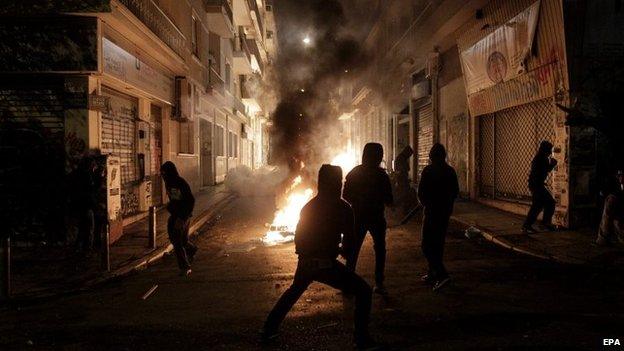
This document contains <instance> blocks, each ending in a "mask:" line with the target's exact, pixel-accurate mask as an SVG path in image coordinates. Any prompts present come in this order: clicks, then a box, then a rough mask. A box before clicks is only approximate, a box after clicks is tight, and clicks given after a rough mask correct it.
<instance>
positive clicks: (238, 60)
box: [233, 31, 253, 74]
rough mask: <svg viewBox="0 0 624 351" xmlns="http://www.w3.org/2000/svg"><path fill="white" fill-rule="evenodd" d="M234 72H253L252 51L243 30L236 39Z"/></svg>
mask: <svg viewBox="0 0 624 351" xmlns="http://www.w3.org/2000/svg"><path fill="white" fill-rule="evenodd" d="M233 58H234V73H236V74H252V73H253V69H252V66H251V52H250V50H249V46H248V45H247V38H246V37H245V33H243V32H242V31H241V32H240V33H239V35H237V36H236V39H235V40H234V55H233Z"/></svg>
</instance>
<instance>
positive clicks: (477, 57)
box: [461, 0, 540, 95]
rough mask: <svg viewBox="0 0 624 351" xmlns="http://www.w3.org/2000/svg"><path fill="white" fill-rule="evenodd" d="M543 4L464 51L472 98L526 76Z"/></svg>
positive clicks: (468, 86)
mask: <svg viewBox="0 0 624 351" xmlns="http://www.w3.org/2000/svg"><path fill="white" fill-rule="evenodd" d="M539 7H540V1H539V0H538V1H536V2H535V3H534V4H533V5H531V6H530V7H529V8H527V9H526V10H524V11H522V12H521V13H520V14H518V15H517V16H516V17H514V18H512V19H511V20H509V21H507V22H506V23H505V24H503V25H502V26H500V27H499V28H498V29H496V30H495V31H494V32H492V33H490V34H489V35H488V36H486V37H485V38H483V39H481V40H479V41H478V42H477V43H476V44H474V45H473V46H472V47H470V48H468V49H466V50H464V51H462V53H461V61H462V67H463V70H464V76H465V80H466V92H467V93H468V95H470V94H473V93H476V92H478V91H481V90H483V89H487V88H489V87H491V86H493V85H496V84H498V83H502V82H506V81H509V80H511V79H514V78H516V77H517V76H518V75H520V74H522V73H524V72H525V71H526V68H525V67H524V60H525V58H526V57H527V55H528V54H529V53H530V51H531V46H532V45H533V37H534V36H535V29H536V27H537V19H538V14H539Z"/></svg>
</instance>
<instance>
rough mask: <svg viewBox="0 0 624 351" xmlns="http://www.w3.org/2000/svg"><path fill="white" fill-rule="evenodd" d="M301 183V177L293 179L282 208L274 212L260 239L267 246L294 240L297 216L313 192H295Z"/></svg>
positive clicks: (308, 190) (308, 189)
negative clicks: (269, 224)
mask: <svg viewBox="0 0 624 351" xmlns="http://www.w3.org/2000/svg"><path fill="white" fill-rule="evenodd" d="M302 182H303V179H302V178H301V176H298V177H297V178H295V179H294V180H293V182H292V184H291V185H290V187H289V188H288V190H287V193H288V196H287V198H286V203H285V204H284V206H282V208H280V209H279V210H277V211H276V212H275V216H274V218H273V223H271V226H270V227H269V230H268V231H267V232H266V234H265V235H264V237H263V238H262V242H263V243H264V244H265V245H267V246H272V245H278V244H283V243H287V242H291V241H293V240H295V230H296V229H297V223H299V214H300V212H301V209H302V208H303V206H305V204H306V203H307V202H308V201H310V199H311V198H312V195H313V194H314V192H313V191H312V189H310V188H306V189H304V190H297V188H298V187H299V185H301V183H302Z"/></svg>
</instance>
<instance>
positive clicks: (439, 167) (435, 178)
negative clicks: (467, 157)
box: [418, 144, 459, 215]
mask: <svg viewBox="0 0 624 351" xmlns="http://www.w3.org/2000/svg"><path fill="white" fill-rule="evenodd" d="M429 160H430V161H431V163H430V164H429V165H428V166H427V167H425V168H424V169H423V171H422V174H421V176H420V183H419V184H418V199H419V200H420V203H421V204H422V205H423V206H424V207H425V212H430V211H435V212H436V213H445V214H448V215H450V214H451V213H452V212H453V203H454V202H455V199H456V198H457V195H458V194H459V184H458V182H457V174H456V173H455V170H454V169H453V167H451V166H449V165H448V164H447V163H446V150H445V149H444V146H442V144H435V145H433V147H432V148H431V151H430V152H429Z"/></svg>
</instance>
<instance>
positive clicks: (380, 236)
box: [344, 143, 393, 294]
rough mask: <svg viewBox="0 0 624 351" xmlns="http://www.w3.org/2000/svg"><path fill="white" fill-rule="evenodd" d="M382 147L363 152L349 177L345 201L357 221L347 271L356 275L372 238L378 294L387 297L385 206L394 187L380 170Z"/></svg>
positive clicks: (373, 145)
mask: <svg viewBox="0 0 624 351" xmlns="http://www.w3.org/2000/svg"><path fill="white" fill-rule="evenodd" d="M382 159H383V147H382V146H381V144H378V143H368V144H366V145H365V146H364V151H363V152H362V164H361V165H359V166H357V167H355V168H354V169H353V170H352V171H351V172H349V174H348V175H347V177H346V181H345V188H344V198H345V200H347V202H349V203H350V204H351V207H353V213H354V218H355V244H354V246H353V251H352V252H350V253H349V254H348V255H347V267H348V268H349V269H351V270H352V271H355V268H356V266H357V260H358V256H359V254H360V249H361V248H362V243H363V242H364V238H365V237H366V233H367V232H370V233H371V236H372V237H373V244H374V250H375V292H377V293H380V294H385V293H386V289H385V287H384V270H385V265H386V218H385V215H384V206H385V205H391V204H392V202H393V198H392V185H391V184H390V177H388V174H387V173H386V171H385V170H384V169H383V168H381V167H380V164H381V160H382Z"/></svg>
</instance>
